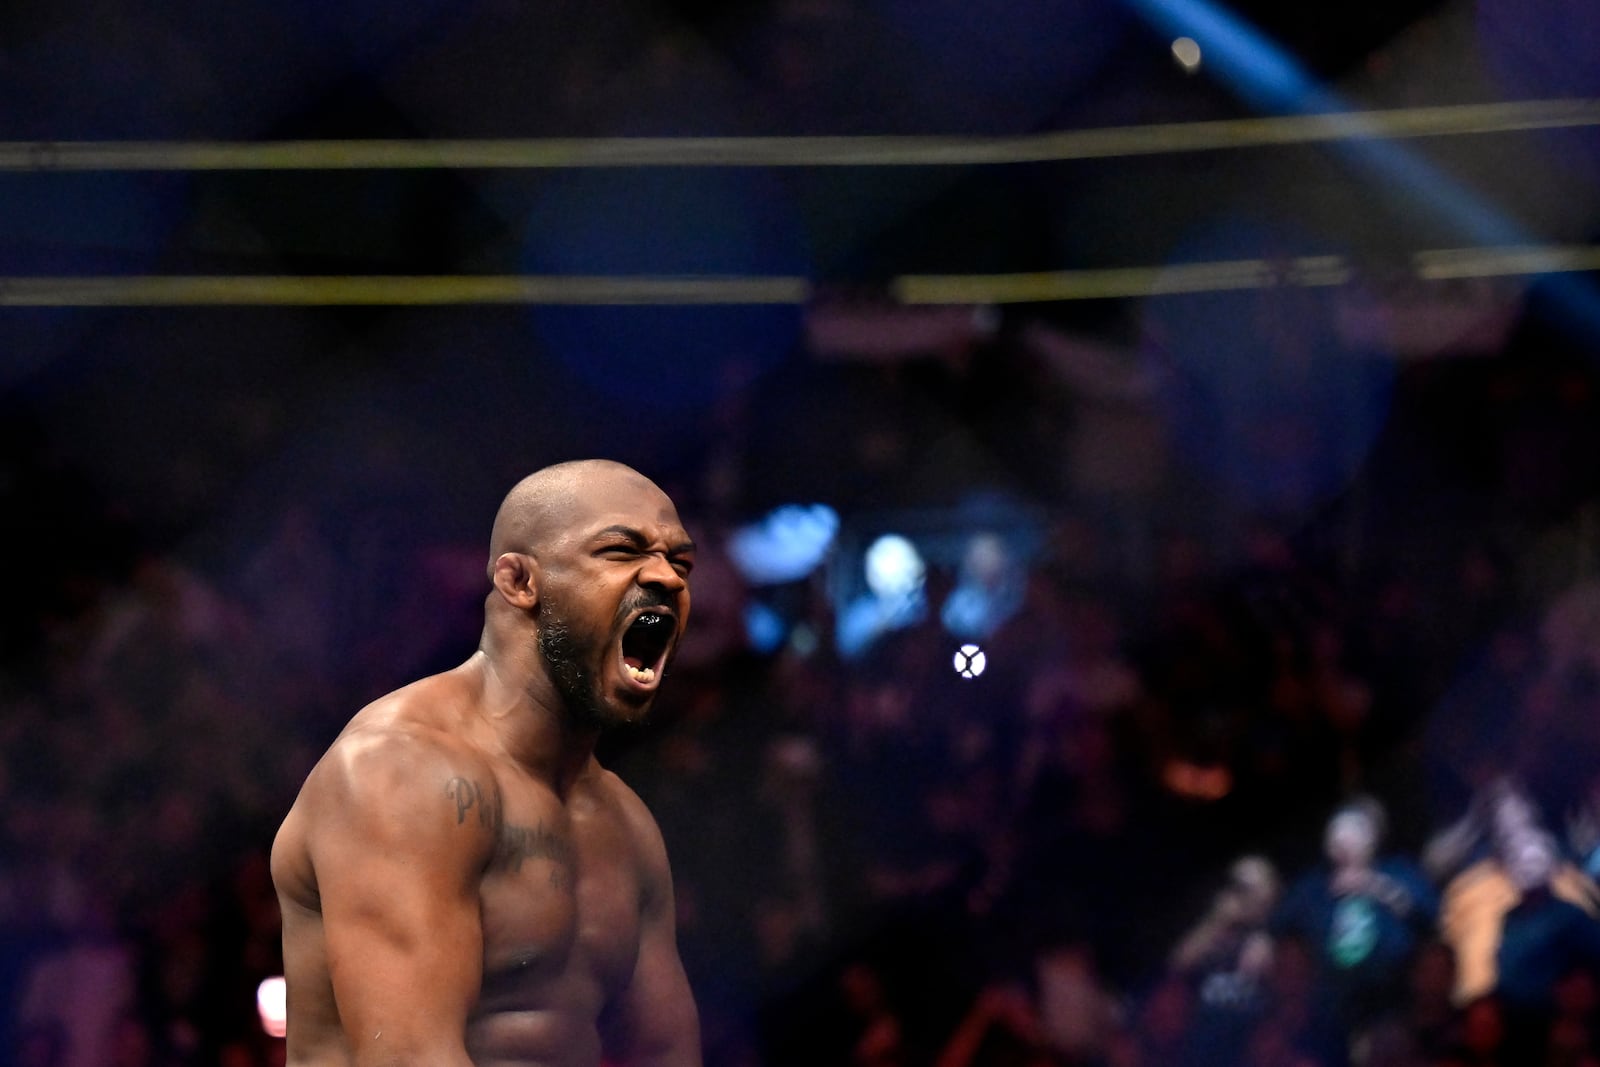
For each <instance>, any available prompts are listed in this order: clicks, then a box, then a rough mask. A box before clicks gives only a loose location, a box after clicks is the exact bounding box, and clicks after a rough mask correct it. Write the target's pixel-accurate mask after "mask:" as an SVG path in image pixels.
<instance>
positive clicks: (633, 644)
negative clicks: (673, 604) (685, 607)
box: [622, 610, 676, 685]
mask: <svg viewBox="0 0 1600 1067" xmlns="http://www.w3.org/2000/svg"><path fill="white" fill-rule="evenodd" d="M675 629H676V624H675V623H674V621H673V618H672V616H671V615H668V614H666V613H664V612H660V611H651V610H646V611H643V612H641V613H640V614H639V615H638V617H636V618H635V619H634V620H633V622H631V623H629V624H628V628H627V629H626V630H624V631H623V632H622V666H623V669H624V670H625V671H626V672H627V675H628V677H629V678H631V679H633V680H634V681H635V682H637V683H639V684H640V685H653V684H654V683H655V681H656V679H658V678H660V677H661V673H662V670H663V668H664V666H665V663H664V661H665V660H666V656H667V649H668V648H669V647H671V645H672V635H673V632H674V630H675Z"/></svg>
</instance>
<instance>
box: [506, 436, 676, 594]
mask: <svg viewBox="0 0 1600 1067" xmlns="http://www.w3.org/2000/svg"><path fill="white" fill-rule="evenodd" d="M618 484H627V485H633V486H638V487H648V488H650V489H654V490H655V491H656V492H657V493H660V492H661V490H660V488H659V487H658V486H657V485H656V484H655V483H654V482H652V481H651V480H650V479H649V478H646V477H645V476H644V475H642V474H640V473H639V472H638V471H636V470H634V469H633V468H632V467H629V466H627V465H626V464H623V463H617V462H615V461H613V460H609V459H579V460H572V461H570V462H567V463H557V464H555V465H553V466H549V467H545V468H544V469H542V470H537V471H534V472H533V473H532V474H530V475H528V476H527V477H526V478H524V479H522V481H520V482H518V483H517V484H516V485H514V486H512V487H511V491H510V492H509V493H507V494H506V498H505V499H504V500H503V501H501V502H500V510H499V511H497V512H496V513H495V517H494V530H493V532H492V533H491V534H490V535H489V575H490V577H491V578H493V576H494V567H495V560H497V559H499V558H500V556H501V555H502V554H503V553H506V552H529V553H532V554H534V555H537V554H538V549H539V548H541V547H543V546H544V545H547V544H549V542H550V541H551V539H552V538H553V537H556V536H558V535H559V534H560V533H561V532H563V531H565V530H566V529H567V528H568V527H569V526H570V525H571V522H572V518H573V516H574V514H575V513H576V511H577V504H578V501H579V498H580V497H581V495H582V494H584V493H586V492H594V491H595V490H597V489H599V488H602V487H604V486H609V485H618ZM665 495H666V494H665V493H662V496H663V497H665Z"/></svg>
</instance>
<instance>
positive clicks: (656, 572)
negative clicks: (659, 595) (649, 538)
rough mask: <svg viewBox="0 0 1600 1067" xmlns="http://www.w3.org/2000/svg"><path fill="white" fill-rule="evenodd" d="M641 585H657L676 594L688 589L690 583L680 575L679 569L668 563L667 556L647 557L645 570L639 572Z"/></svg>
mask: <svg viewBox="0 0 1600 1067" xmlns="http://www.w3.org/2000/svg"><path fill="white" fill-rule="evenodd" d="M639 583H640V584H641V585H656V586H660V587H661V588H663V589H665V590H667V591H668V592H673V593H676V592H678V591H679V590H682V589H686V588H688V585H689V583H688V582H687V581H686V580H685V579H684V576H683V575H681V574H679V573H678V568H676V567H674V566H673V565H672V564H671V563H669V562H667V558H666V557H665V556H657V555H647V556H646V557H645V563H644V568H643V569H642V570H641V571H640V572H639Z"/></svg>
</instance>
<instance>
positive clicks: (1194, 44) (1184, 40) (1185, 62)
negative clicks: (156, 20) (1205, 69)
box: [1172, 37, 1200, 74]
mask: <svg viewBox="0 0 1600 1067" xmlns="http://www.w3.org/2000/svg"><path fill="white" fill-rule="evenodd" d="M1172 58H1173V59H1175V60H1177V61H1178V66H1180V67H1182V68H1183V71H1184V73H1185V74H1193V73H1194V72H1195V71H1197V70H1199V69H1200V43H1199V42H1198V41H1196V40H1195V39H1194V38H1193V37H1179V38H1178V39H1177V40H1176V41H1173V42H1172Z"/></svg>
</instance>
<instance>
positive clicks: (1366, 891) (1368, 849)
mask: <svg viewBox="0 0 1600 1067" xmlns="http://www.w3.org/2000/svg"><path fill="white" fill-rule="evenodd" d="M1384 823H1385V816H1384V812H1383V808H1382V807H1381V806H1380V805H1379V804H1378V803H1377V802H1376V801H1375V800H1372V799H1370V798H1365V797H1362V798H1357V799H1355V800H1352V801H1348V802H1346V803H1344V804H1342V805H1340V807H1339V808H1338V809H1337V810H1335V811H1334V813H1333V815H1332V816H1331V817H1330V818H1329V820H1328V823H1327V827H1326V830H1325V833H1324V837H1323V851H1324V855H1325V857H1326V862H1325V863H1324V864H1322V865H1320V866H1319V867H1318V868H1317V869H1316V870H1313V871H1311V872H1308V873H1307V874H1305V875H1302V876H1301V877H1300V878H1298V879H1296V880H1295V881H1294V882H1293V883H1292V884H1291V886H1290V888H1289V890H1288V892H1287V893H1286V894H1285V897H1284V900H1283V904H1282V906H1281V908H1280V909H1279V913H1278V916H1277V919H1276V923H1275V925H1276V927H1277V929H1278V930H1279V931H1280V932H1281V933H1286V934H1292V935H1295V936H1298V937H1301V938H1303V939H1304V940H1305V941H1306V943H1307V944H1308V945H1314V946H1316V950H1315V951H1316V953H1317V959H1318V961H1319V972H1320V980H1321V981H1322V982H1323V983H1325V984H1326V988H1327V990H1328V992H1329V994H1330V997H1331V999H1332V1002H1333V1006H1334V1010H1335V1012H1336V1015H1337V1017H1338V1019H1339V1020H1340V1023H1341V1025H1342V1026H1343V1027H1344V1028H1345V1029H1346V1031H1347V1034H1348V1035H1349V1036H1350V1037H1352V1038H1354V1037H1357V1036H1358V1035H1359V1034H1360V1032H1361V1031H1362V1030H1364V1029H1365V1028H1366V1027H1369V1026H1371V1025H1372V1024H1374V1023H1375V1022H1377V1021H1378V1020H1379V1018H1381V1017H1382V1016H1383V1015H1384V1014H1386V1013H1388V1012H1390V1011H1392V1010H1394V1007H1395V1005H1397V1004H1399V1003H1401V1002H1402V998H1403V995H1404V990H1405V980H1406V975H1407V972H1408V970H1409V968H1410V966H1411V958H1412V954H1413V953H1414V952H1415V950H1416V947H1417V945H1418V942H1419V938H1420V937H1421V936H1422V935H1423V934H1424V933H1425V932H1426V931H1429V930H1431V929H1432V926H1433V923H1434V920H1435V917H1436V915H1437V911H1438V904H1437V899H1436V897H1435V894H1434V892H1433V889H1432V887H1431V886H1430V885H1429V884H1428V882H1427V880H1426V878H1424V877H1423V875H1422V872H1421V870H1420V869H1419V868H1417V867H1416V866H1415V864H1413V863H1412V862H1411V861H1409V860H1407V859H1406V858H1405V857H1403V856H1398V855H1382V854H1380V852H1379V846H1380V843H1381V842H1382V840H1383V833H1384Z"/></svg>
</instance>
